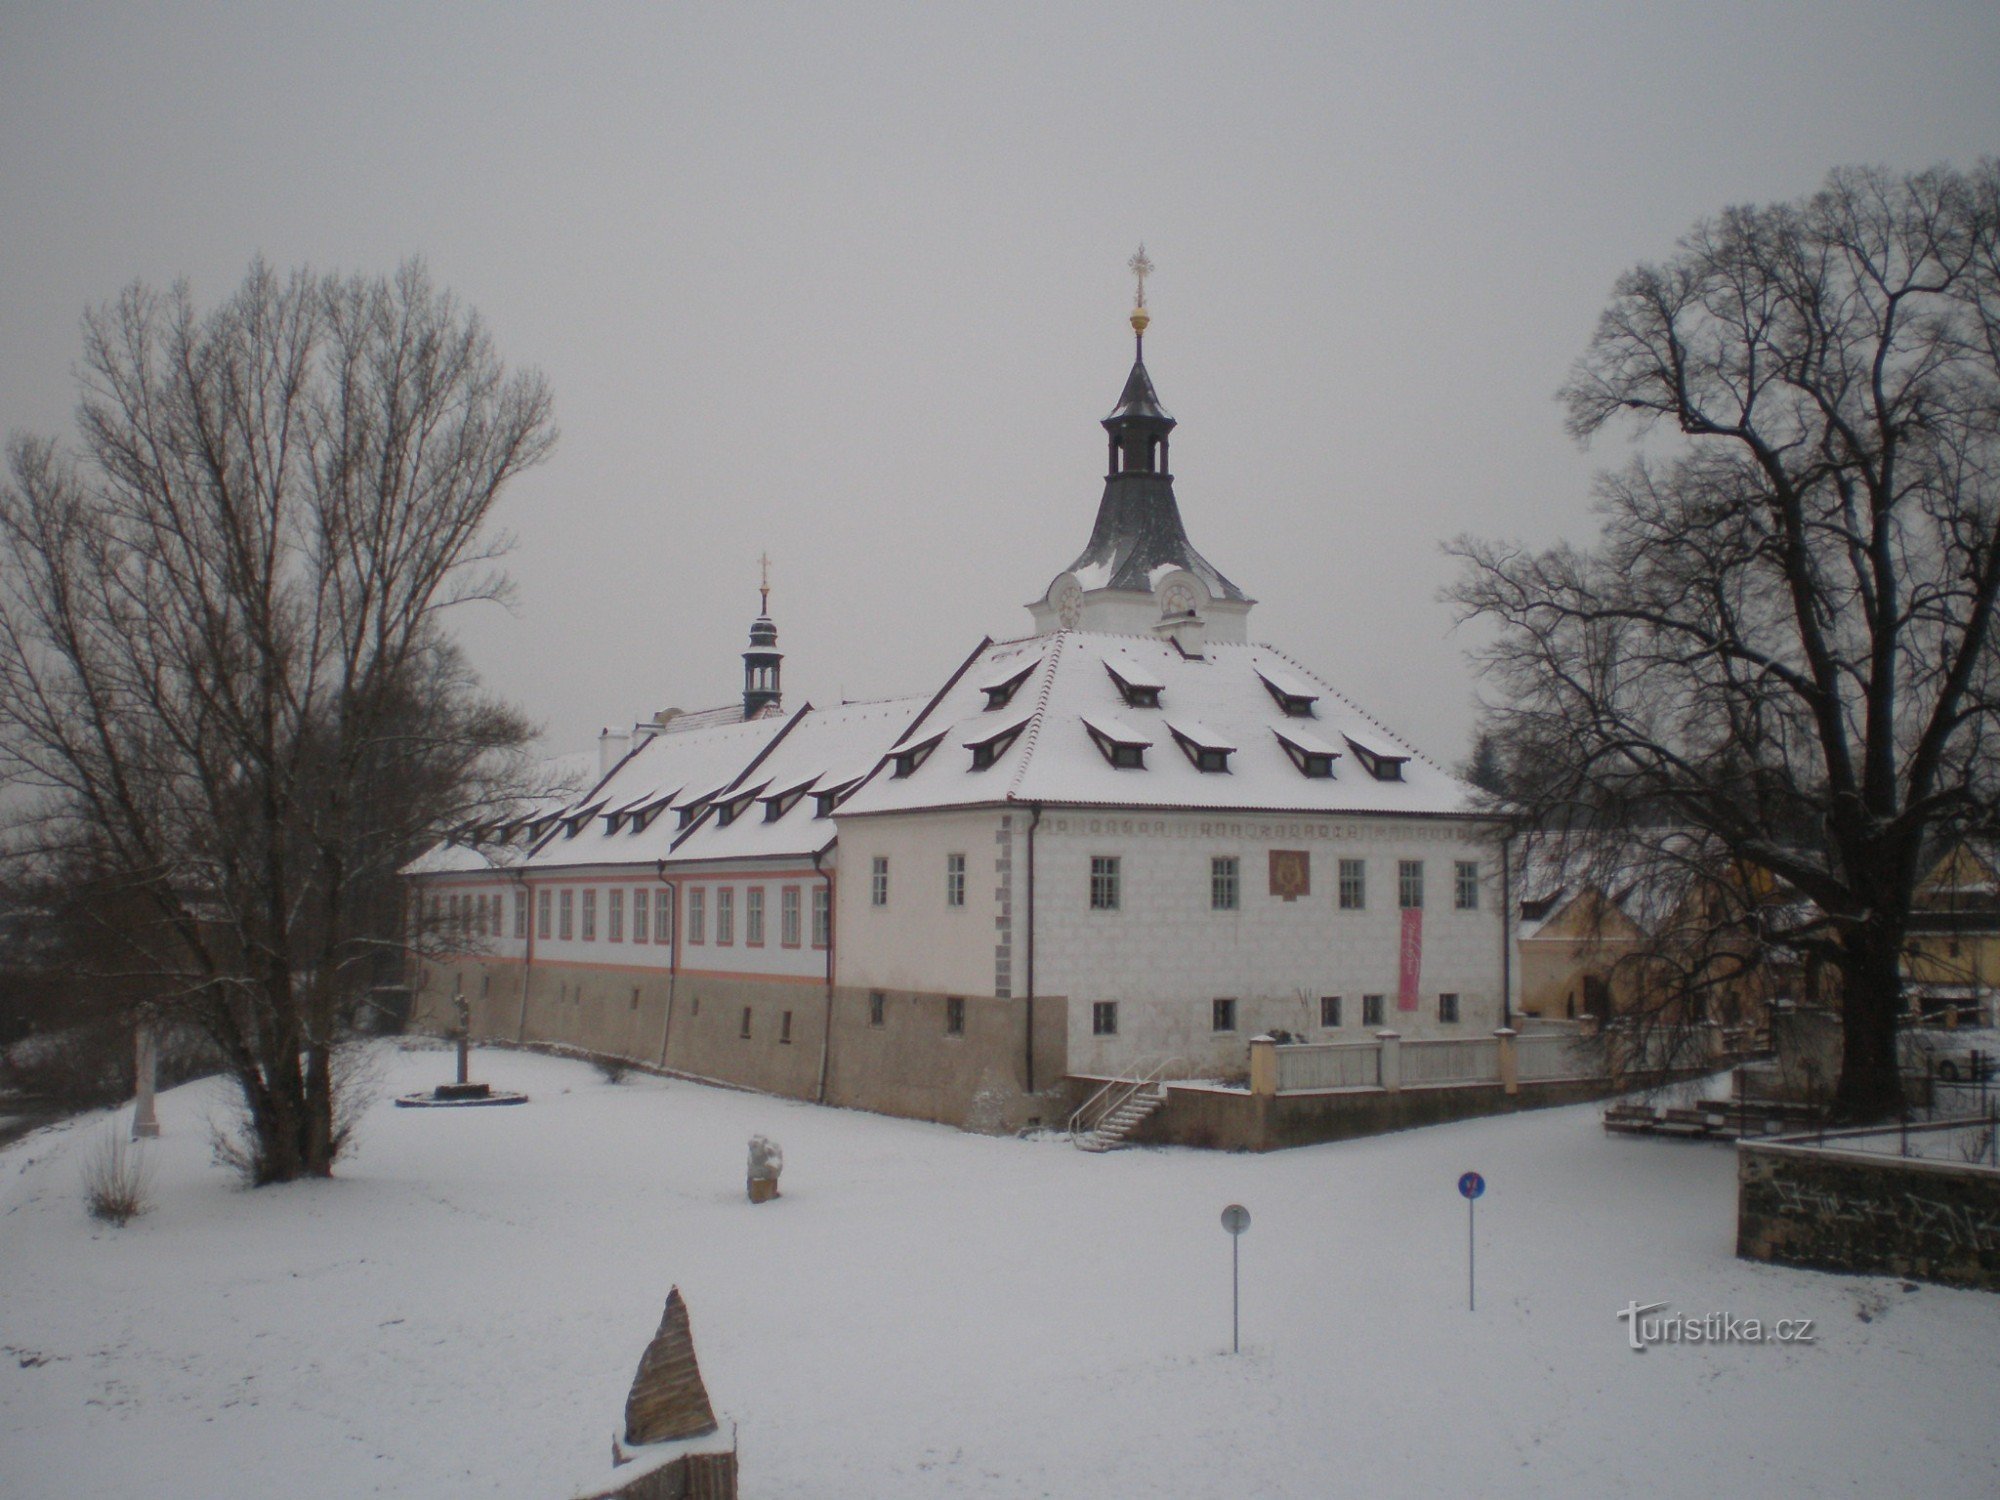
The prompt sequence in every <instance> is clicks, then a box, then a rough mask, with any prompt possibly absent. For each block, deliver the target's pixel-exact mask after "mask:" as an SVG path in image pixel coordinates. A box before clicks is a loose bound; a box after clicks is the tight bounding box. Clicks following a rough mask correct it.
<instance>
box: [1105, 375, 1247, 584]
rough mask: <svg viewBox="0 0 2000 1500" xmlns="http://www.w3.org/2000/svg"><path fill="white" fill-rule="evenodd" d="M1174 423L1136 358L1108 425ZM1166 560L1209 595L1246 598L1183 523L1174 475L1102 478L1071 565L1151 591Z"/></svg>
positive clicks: (1130, 473) (1157, 428)
mask: <svg viewBox="0 0 2000 1500" xmlns="http://www.w3.org/2000/svg"><path fill="white" fill-rule="evenodd" d="M1174 425H1175V424H1174V419H1173V418H1172V417H1170V416H1168V415H1167V412H1166V409H1165V408H1164V407H1162V406H1161V405H1160V398H1159V396H1158V394H1157V393H1156V392H1155V391H1154V390H1153V381H1152V377H1151V376H1149V375H1148V374H1147V373H1146V364H1145V361H1144V360H1143V359H1135V360H1134V361H1133V362H1132V373H1131V374H1130V375H1128V376H1127V377H1126V378H1125V390H1124V393H1123V394H1122V395H1121V396H1120V397H1119V398H1118V408H1117V410H1116V411H1114V412H1112V413H1111V415H1110V416H1108V417H1106V418H1105V419H1104V426H1105V427H1106V428H1107V429H1108V430H1110V431H1111V433H1112V434H1113V435H1114V436H1116V435H1117V433H1118V432H1119V431H1120V429H1122V428H1127V427H1144V428H1148V429H1151V430H1154V431H1157V432H1160V433H1164V432H1165V431H1166V430H1167V429H1168V428H1171V427H1172V426H1174ZM1163 564H1165V565H1171V566H1173V567H1177V568H1186V569H1187V570H1188V572H1190V573H1192V574H1194V576H1195V577H1197V578H1199V579H1200V580H1201V582H1202V586H1203V587H1204V588H1206V589H1207V590H1208V592H1209V596H1210V597H1211V598H1216V599H1236V600H1247V598H1248V596H1247V595H1246V594H1244V592H1243V590H1241V589H1239V588H1238V587H1237V586H1236V585H1235V584H1233V583H1231V582H1230V581H1229V580H1228V579H1227V578H1225V577H1223V576H1222V573H1221V570H1220V569H1218V568H1217V567H1216V566H1215V564H1213V563H1211V562H1210V561H1209V560H1208V559H1207V558H1205V557H1203V556H1202V555H1201V554H1200V553H1199V552H1197V551H1195V549H1194V543H1193V542H1190V541H1189V540H1188V537H1187V530H1186V528H1185V527H1183V526H1182V524H1181V508H1180V503H1179V502H1178V501H1177V500H1175V498H1174V477H1173V475H1171V474H1161V473H1154V472H1150V471H1146V470H1136V471H1127V472H1125V473H1121V474H1113V475H1111V476H1110V477H1109V478H1108V479H1106V480H1105V482H1104V498H1103V499H1102V500H1100V501H1099V502H1098V505H1097V524H1096V525H1094V526H1093V527H1092V528H1091V531H1090V542H1089V544H1088V545H1087V546H1085V547H1084V549H1083V551H1082V552H1081V553H1080V554H1078V556H1077V559H1076V561H1075V562H1073V563H1071V564H1070V565H1069V566H1070V571H1071V572H1078V571H1081V570H1082V569H1084V568H1086V567H1091V566H1093V565H1097V566H1102V567H1103V568H1105V569H1106V573H1105V577H1106V580H1107V581H1106V584H1105V585H1103V586H1105V587H1110V588H1114V589H1130V590H1132V591H1134V592H1137V593H1142V594H1143V593H1150V592H1152V588H1153V580H1152V574H1153V572H1154V570H1155V569H1157V568H1159V567H1161V566H1162V565H1163Z"/></svg>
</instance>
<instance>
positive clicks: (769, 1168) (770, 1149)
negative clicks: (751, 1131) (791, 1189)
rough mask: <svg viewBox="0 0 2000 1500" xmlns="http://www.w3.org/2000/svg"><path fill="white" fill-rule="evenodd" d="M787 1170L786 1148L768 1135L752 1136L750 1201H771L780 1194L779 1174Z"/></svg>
mask: <svg viewBox="0 0 2000 1500" xmlns="http://www.w3.org/2000/svg"><path fill="white" fill-rule="evenodd" d="M784 1170H785V1153H784V1150H783V1149H782V1148H781V1147H780V1146H779V1145H778V1143H777V1142H776V1141H774V1140H771V1139H769V1138H768V1137H766V1136H761V1135H753V1136H751V1137H750V1184H749V1186H750V1201H751V1202H752V1203H769V1202H770V1201H771V1200H772V1199H773V1198H775V1197H777V1196H778V1174H779V1173H780V1172H782V1171H784Z"/></svg>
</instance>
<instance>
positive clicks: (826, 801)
mask: <svg viewBox="0 0 2000 1500" xmlns="http://www.w3.org/2000/svg"><path fill="white" fill-rule="evenodd" d="M850 784H851V783H850ZM846 790H847V787H846V786H831V787H828V788H827V789H826V790H825V791H823V792H814V793H813V816H814V817H815V818H830V817H832V816H833V810H834V809H835V808H836V807H838V806H840V794H841V793H842V792H844V791H846Z"/></svg>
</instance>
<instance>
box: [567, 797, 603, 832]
mask: <svg viewBox="0 0 2000 1500" xmlns="http://www.w3.org/2000/svg"><path fill="white" fill-rule="evenodd" d="M602 806H604V804H603V803H602V802H593V803H591V804H590V806H588V807H585V808H580V809H578V810H577V811H576V812H573V813H567V814H565V815H564V817H563V837H565V838H572V839H573V838H575V837H576V836H577V835H578V834H579V833H582V832H583V830H584V829H586V828H588V827H589V826H590V820H591V819H592V818H594V817H596V816H597V810H598V809H599V808H600V807H602Z"/></svg>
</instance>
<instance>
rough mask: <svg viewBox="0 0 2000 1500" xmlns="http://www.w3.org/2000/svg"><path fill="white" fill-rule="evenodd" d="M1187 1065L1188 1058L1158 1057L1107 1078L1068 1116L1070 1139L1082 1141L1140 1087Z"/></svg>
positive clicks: (1155, 1083)
mask: <svg viewBox="0 0 2000 1500" xmlns="http://www.w3.org/2000/svg"><path fill="white" fill-rule="evenodd" d="M1186 1066H1187V1059H1186V1058H1185V1057H1179V1056H1174V1057H1159V1058H1155V1059H1153V1060H1152V1061H1151V1062H1143V1063H1141V1064H1139V1065H1138V1066H1136V1067H1134V1068H1133V1069H1132V1070H1131V1071H1130V1072H1128V1073H1123V1074H1120V1075H1119V1076H1118V1077H1116V1078H1111V1079H1107V1080H1106V1081H1105V1083H1104V1085H1103V1086H1102V1087H1101V1088H1099V1089H1098V1090H1097V1092H1096V1093H1094V1094H1092V1095H1091V1096H1090V1097H1089V1098H1088V1099H1086V1100H1084V1101H1083V1104H1082V1105H1081V1107H1079V1108H1078V1110H1077V1111H1076V1113H1075V1114H1073V1115H1071V1116H1070V1117H1069V1138H1070V1140H1071V1141H1072V1142H1080V1141H1081V1140H1082V1139H1083V1137H1085V1136H1086V1135H1089V1134H1090V1132H1091V1131H1093V1130H1095V1129H1096V1128H1097V1127H1098V1126H1099V1125H1100V1124H1101V1123H1103V1121H1104V1120H1105V1119H1106V1118H1107V1117H1108V1116H1110V1115H1112V1114H1113V1113H1115V1112H1116V1111H1117V1110H1118V1108H1119V1106H1121V1105H1123V1104H1125V1103H1127V1102H1129V1101H1130V1100H1131V1099H1132V1097H1133V1096H1134V1095H1136V1094H1137V1093H1139V1091H1140V1090H1142V1089H1148V1088H1154V1087H1156V1086H1158V1084H1159V1082H1160V1079H1161V1078H1162V1077H1163V1076H1164V1075H1165V1074H1166V1072H1167V1070H1168V1069H1170V1068H1174V1067H1180V1068H1183V1069H1184V1068H1186Z"/></svg>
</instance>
